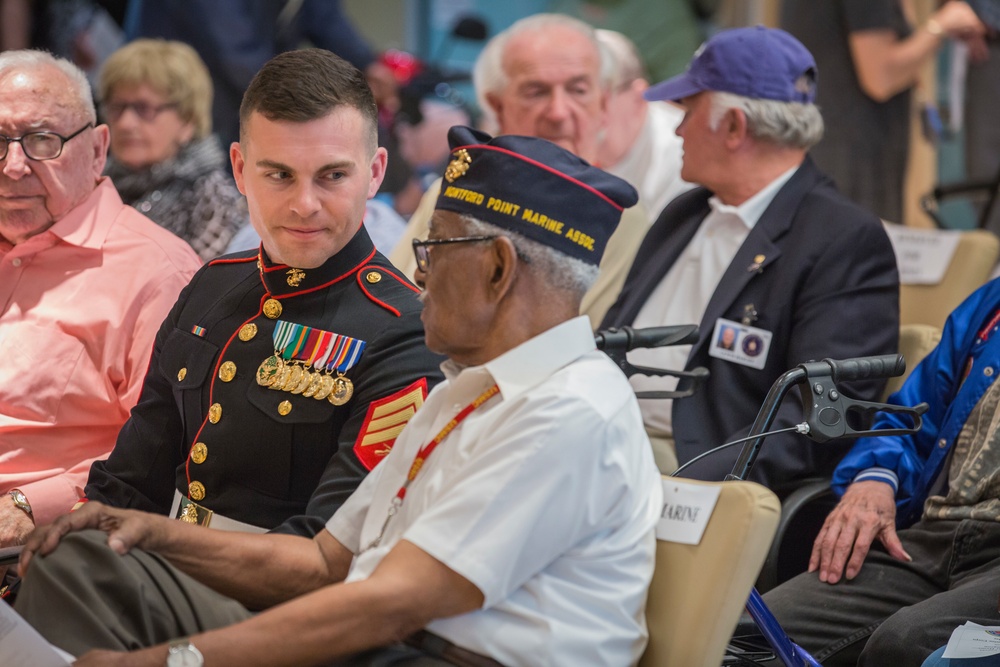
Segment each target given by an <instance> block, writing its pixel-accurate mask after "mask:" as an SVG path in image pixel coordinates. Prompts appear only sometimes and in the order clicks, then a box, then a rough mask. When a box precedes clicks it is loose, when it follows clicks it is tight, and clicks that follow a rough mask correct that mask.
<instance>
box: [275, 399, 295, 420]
mask: <svg viewBox="0 0 1000 667" xmlns="http://www.w3.org/2000/svg"><path fill="white" fill-rule="evenodd" d="M291 411H292V402H291V401H282V402H281V403H278V414H279V415H281V416H282V417H284V416H285V415H287V414H288V413H289V412H291Z"/></svg>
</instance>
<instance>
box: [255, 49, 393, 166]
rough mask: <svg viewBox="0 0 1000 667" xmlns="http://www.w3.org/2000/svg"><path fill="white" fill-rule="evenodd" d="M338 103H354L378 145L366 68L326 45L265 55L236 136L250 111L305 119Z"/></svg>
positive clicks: (373, 145) (374, 144)
mask: <svg viewBox="0 0 1000 667" xmlns="http://www.w3.org/2000/svg"><path fill="white" fill-rule="evenodd" d="M341 106H349V107H353V108H354V109H357V110H358V112H359V113H361V116H362V118H364V119H365V122H366V124H367V125H368V126H369V130H370V135H371V136H370V140H371V152H372V153H374V152H375V149H376V148H377V146H378V109H377V108H376V106H375V97H374V96H373V95H372V91H371V88H369V87H368V82H367V81H366V80H365V77H364V74H362V73H361V71H360V70H359V69H358V68H356V67H355V66H354V65H352V64H350V63H349V62H347V61H346V60H344V59H343V58H341V57H339V56H337V55H334V54H333V53H331V52H329V51H326V50H324V49H299V50H297V51H288V52H286V53H282V54H279V55H277V56H275V57H274V58H272V59H271V60H269V61H268V62H267V63H265V64H264V66H263V67H262V68H261V69H260V71H259V72H257V75H256V76H254V78H253V81H251V82H250V85H249V86H248V87H247V90H246V92H245V93H244V94H243V102H242V104H240V140H241V141H245V140H246V136H245V132H246V128H247V123H248V122H249V120H250V116H251V115H252V114H253V113H255V112H256V113H259V114H261V115H262V116H264V118H267V119H268V120H271V121H275V120H282V121H291V122H293V123H305V122H308V121H311V120H317V119H319V118H323V117H324V116H326V115H327V114H329V113H331V112H332V111H334V110H335V109H337V108H338V107H341Z"/></svg>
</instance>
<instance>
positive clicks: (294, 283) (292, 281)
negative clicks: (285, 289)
mask: <svg viewBox="0 0 1000 667" xmlns="http://www.w3.org/2000/svg"><path fill="white" fill-rule="evenodd" d="M287 273H288V277H287V278H285V282H287V283H288V286H289V287H298V286H299V283H301V282H302V279H303V278H305V277H306V272H305V271H303V270H302V269H288V272H287Z"/></svg>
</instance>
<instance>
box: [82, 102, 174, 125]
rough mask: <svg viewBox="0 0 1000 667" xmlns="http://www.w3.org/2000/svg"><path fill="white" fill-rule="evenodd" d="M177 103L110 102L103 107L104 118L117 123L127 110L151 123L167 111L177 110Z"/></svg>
mask: <svg viewBox="0 0 1000 667" xmlns="http://www.w3.org/2000/svg"><path fill="white" fill-rule="evenodd" d="M176 108H177V103H176V102H167V103H166V104H158V105H157V104H149V103H148V102H109V103H108V104H105V105H103V106H102V107H101V109H102V110H103V111H104V117H105V118H107V119H108V120H110V121H111V122H115V121H117V120H118V119H119V118H121V117H122V114H123V113H125V111H126V110H128V109H131V110H132V111H134V112H135V115H136V116H138V117H139V118H141V119H142V120H144V121H145V122H147V123H151V122H153V121H154V120H156V117H157V116H159V115H160V114H161V113H163V112H164V111H166V110H167V109H176Z"/></svg>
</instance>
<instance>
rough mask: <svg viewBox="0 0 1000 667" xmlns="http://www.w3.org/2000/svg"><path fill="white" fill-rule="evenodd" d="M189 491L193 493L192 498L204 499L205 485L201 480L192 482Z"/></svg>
mask: <svg viewBox="0 0 1000 667" xmlns="http://www.w3.org/2000/svg"><path fill="white" fill-rule="evenodd" d="M188 493H189V494H190V495H191V499H192V500H204V499H205V485H204V484H202V483H201V482H191V483H190V484H188Z"/></svg>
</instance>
